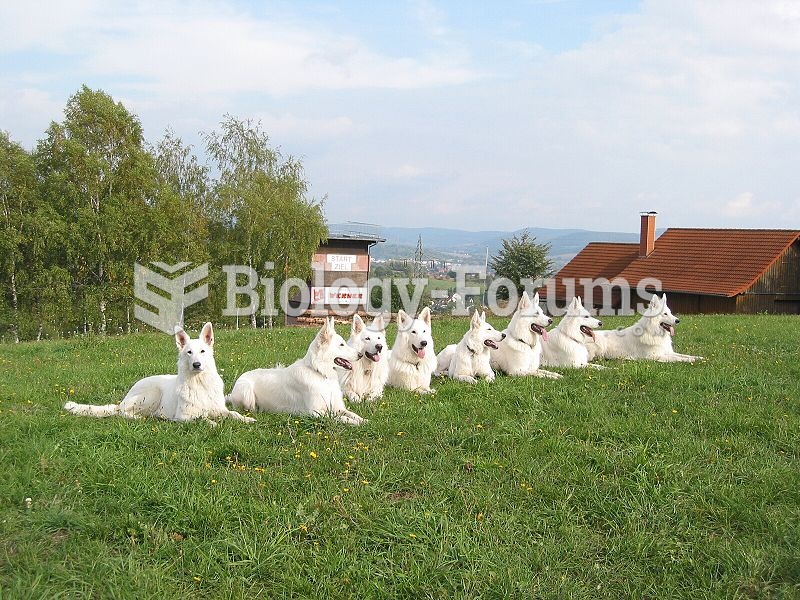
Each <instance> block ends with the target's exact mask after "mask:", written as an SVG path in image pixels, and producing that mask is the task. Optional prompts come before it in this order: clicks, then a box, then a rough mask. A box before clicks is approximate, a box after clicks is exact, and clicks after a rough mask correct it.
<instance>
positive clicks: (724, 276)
mask: <svg viewBox="0 0 800 600" xmlns="http://www.w3.org/2000/svg"><path fill="white" fill-rule="evenodd" d="M798 238H800V231H797V230H785V229H678V228H672V229H667V230H666V231H665V232H664V233H663V234H661V236H660V237H659V238H658V239H657V240H656V247H655V250H653V252H651V253H650V255H649V256H647V257H645V258H639V257H638V253H637V256H636V257H635V259H634V260H633V261H631V262H630V264H628V266H627V267H625V268H624V269H623V270H622V271H621V272H620V273H619V276H620V277H622V278H624V279H626V280H627V281H628V283H629V284H630V285H631V287H633V286H635V285H636V284H637V283H638V282H639V281H640V280H641V279H643V278H645V277H654V278H656V279H660V280H661V285H662V289H664V290H666V291H675V292H688V293H694V294H709V295H717V296H728V297H730V296H735V295H737V294H740V293H742V292H744V291H745V290H747V289H748V288H749V287H750V286H751V285H753V283H755V281H756V280H757V279H758V278H759V277H760V276H761V275H762V274H763V273H764V271H766V270H767V269H768V268H769V267H770V266H771V265H772V264H773V263H774V262H775V261H776V260H777V259H778V258H779V257H780V256H781V255H783V253H784V252H785V251H786V250H787V249H788V248H789V246H791V245H792V244H793V243H794V242H795V241H797V239H798Z"/></svg>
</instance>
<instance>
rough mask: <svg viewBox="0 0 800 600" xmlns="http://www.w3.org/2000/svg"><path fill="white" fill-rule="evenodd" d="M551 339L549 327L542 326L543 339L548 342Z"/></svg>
mask: <svg viewBox="0 0 800 600" xmlns="http://www.w3.org/2000/svg"><path fill="white" fill-rule="evenodd" d="M549 339H550V334H549V333H547V329H544V328H542V341H543V342H546V341H547V340H549Z"/></svg>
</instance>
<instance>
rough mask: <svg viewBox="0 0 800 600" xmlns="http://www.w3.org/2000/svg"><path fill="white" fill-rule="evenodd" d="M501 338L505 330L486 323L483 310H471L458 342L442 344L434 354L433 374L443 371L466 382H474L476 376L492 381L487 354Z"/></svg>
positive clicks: (439, 373)
mask: <svg viewBox="0 0 800 600" xmlns="http://www.w3.org/2000/svg"><path fill="white" fill-rule="evenodd" d="M505 337H506V334H505V333H501V332H500V331H497V330H496V329H495V328H494V327H492V326H491V325H490V324H489V323H487V322H486V313H485V312H483V313H480V314H479V313H478V311H477V310H476V311H475V312H474V313H472V320H471V321H470V324H469V330H467V333H465V334H464V337H462V338H461V341H460V342H458V344H450V345H449V346H446V347H445V349H444V350H442V351H441V352H440V353H439V356H437V357H436V359H437V363H438V364H437V367H436V374H437V375H444V374H447V375H448V376H449V377H451V378H453V379H457V380H458V381H465V382H467V383H475V382H476V381H477V377H483V378H484V379H486V381H494V371H492V367H491V365H490V355H489V353H490V352H491V351H492V350H497V344H499V343H500V342H501V341H502V340H503V339H504V338H505Z"/></svg>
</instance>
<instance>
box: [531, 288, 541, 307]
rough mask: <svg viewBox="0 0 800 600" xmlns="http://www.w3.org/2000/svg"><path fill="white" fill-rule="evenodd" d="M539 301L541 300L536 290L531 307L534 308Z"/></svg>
mask: <svg viewBox="0 0 800 600" xmlns="http://www.w3.org/2000/svg"><path fill="white" fill-rule="evenodd" d="M540 302H541V300H539V292H536V293H535V294H534V295H533V300H532V301H531V304H533V307H534V308H536V307H537V306H539V303H540Z"/></svg>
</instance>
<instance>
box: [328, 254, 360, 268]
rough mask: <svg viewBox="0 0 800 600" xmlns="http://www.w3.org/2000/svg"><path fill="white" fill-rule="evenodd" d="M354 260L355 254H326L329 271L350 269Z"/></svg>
mask: <svg viewBox="0 0 800 600" xmlns="http://www.w3.org/2000/svg"><path fill="white" fill-rule="evenodd" d="M356 260H357V258H356V255H355V254H328V264H329V265H330V267H331V268H330V270H331V271H352V270H353V265H354V264H355V263H356Z"/></svg>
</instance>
